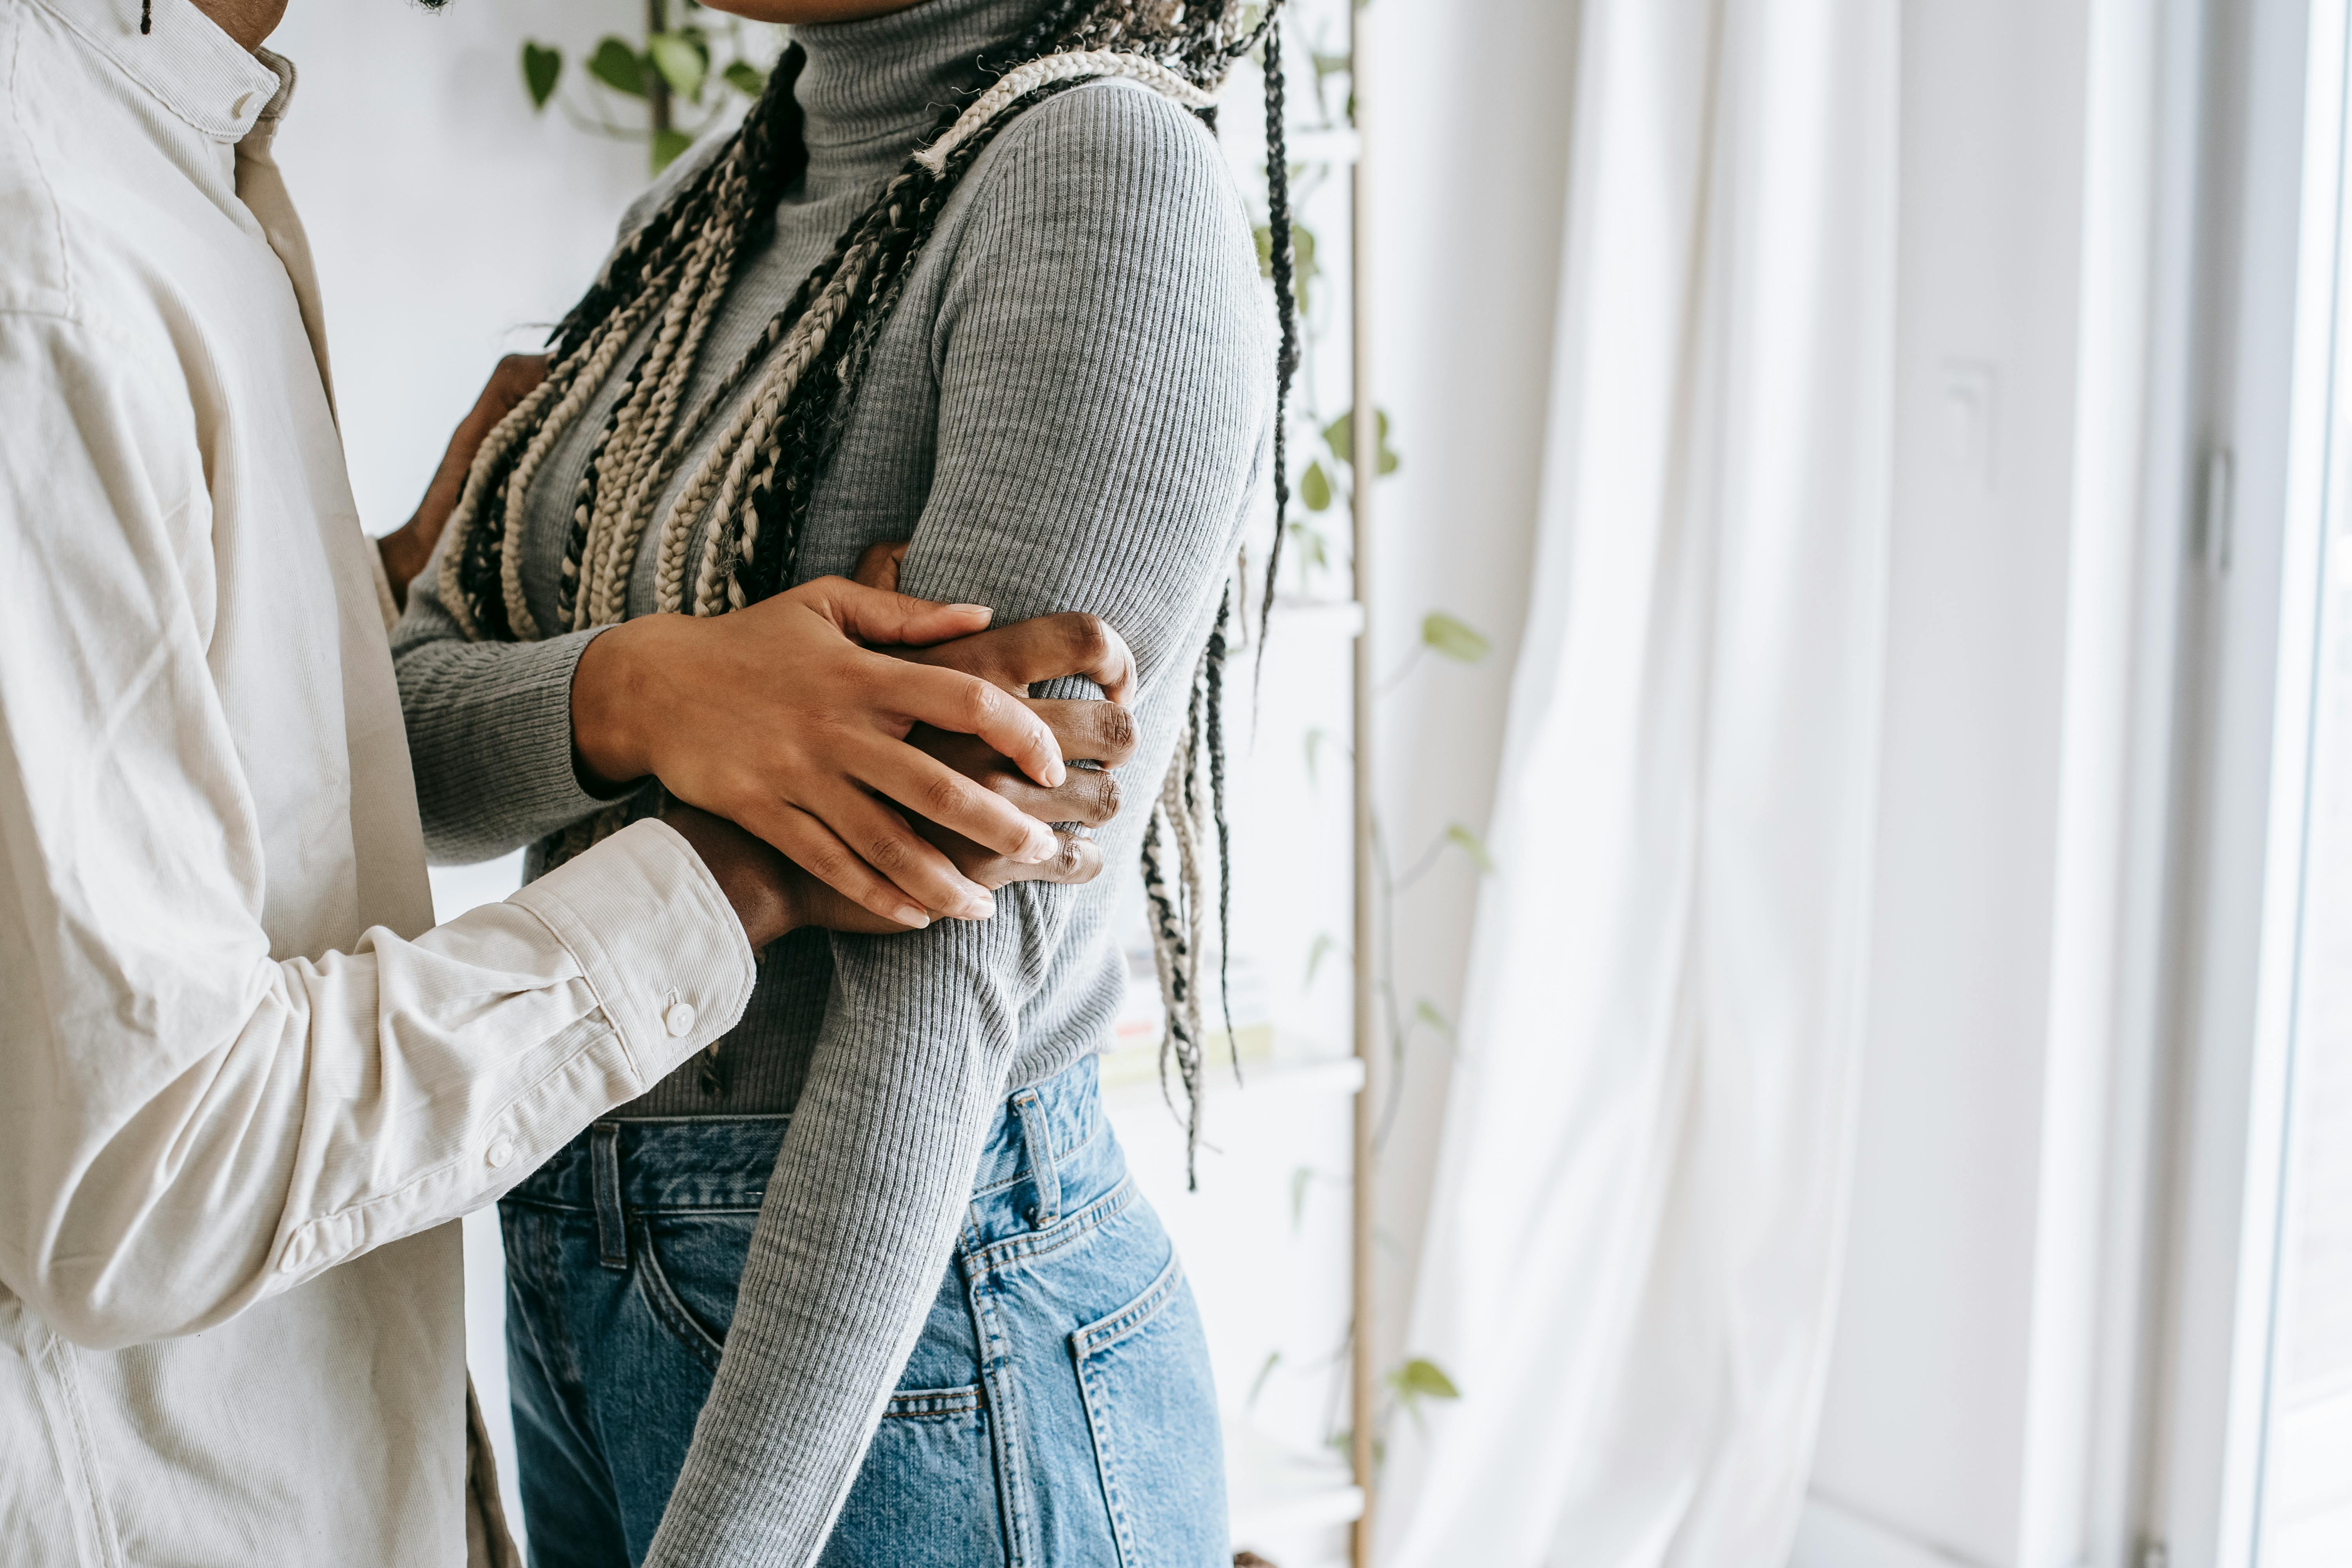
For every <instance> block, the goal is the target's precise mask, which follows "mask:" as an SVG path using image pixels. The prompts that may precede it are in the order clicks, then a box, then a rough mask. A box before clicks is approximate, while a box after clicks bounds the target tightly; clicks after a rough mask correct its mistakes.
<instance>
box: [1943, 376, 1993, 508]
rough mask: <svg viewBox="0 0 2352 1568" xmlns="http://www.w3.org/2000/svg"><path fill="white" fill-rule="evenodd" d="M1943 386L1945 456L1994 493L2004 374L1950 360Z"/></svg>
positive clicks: (1964, 472)
mask: <svg viewBox="0 0 2352 1568" xmlns="http://www.w3.org/2000/svg"><path fill="white" fill-rule="evenodd" d="M1942 383H1943V384H1942V389H1941V407H1940V408H1939V409H1938V410H1937V413H1938V415H1939V416H1940V418H1941V422H1942V425H1943V431H1944V456H1945V458H1946V459H1947V460H1948V462H1950V464H1951V465H1952V467H1953V468H1954V469H1955V470H1956V471H1957V472H1958V473H1959V474H1961V475H1962V476H1965V477H1966V478H1968V479H1971V480H1973V481H1974V482H1975V483H1976V484H1978V485H1979V486H1981V487H1982V488H1983V489H1988V490H1990V489H1992V478H1993V447H1994V440H1993V437H1994V436H1995V433H1996V432H1997V430H1998V428H1999V425H2000V373H1999V372H1998V371H1997V370H1995V369H1994V367H1993V366H1991V365H1990V364H1987V363H1984V362H1983V361H1981V360H1962V359H1952V360H1946V361H1945V362H1944V369H1943V376H1942Z"/></svg>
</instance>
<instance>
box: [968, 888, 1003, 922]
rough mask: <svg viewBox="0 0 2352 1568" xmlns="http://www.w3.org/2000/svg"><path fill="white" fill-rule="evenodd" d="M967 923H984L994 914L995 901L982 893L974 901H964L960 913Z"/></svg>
mask: <svg viewBox="0 0 2352 1568" xmlns="http://www.w3.org/2000/svg"><path fill="white" fill-rule="evenodd" d="M960 912H961V914H962V916H963V918H964V919H965V920H968V921H984V920H987V919H988V918H989V917H990V916H992V915H993V914H995V913H996V900H994V899H992V898H990V897H989V896H988V895H987V894H985V893H982V895H981V896H980V897H978V898H976V899H966V900H964V901H963V907H962V910H961V911H960Z"/></svg>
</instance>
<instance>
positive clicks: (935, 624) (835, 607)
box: [803, 577, 995, 647]
mask: <svg viewBox="0 0 2352 1568" xmlns="http://www.w3.org/2000/svg"><path fill="white" fill-rule="evenodd" d="M803 592H805V593H806V594H807V595H808V596H809V598H810V600H811V601H812V603H813V605H814V607H815V608H816V609H817V610H818V611H819V612H820V613H821V614H823V615H824V616H827V617H828V618H829V619H831V620H832V622H833V624H834V625H835V626H839V627H840V628H841V629H842V632H843V633H844V634H845V636H848V637H855V638H856V640H858V641H859V642H862V643H879V644H893V643H896V644H905V645H911V646H915V647H921V646H923V645H926V644H929V643H936V642H945V641H947V640H948V639H949V638H950V637H970V636H971V634H972V633H974V632H977V631H982V630H985V629H986V628H987V626H988V623H989V622H990V621H991V620H992V619H993V618H994V616H995V612H994V611H993V610H991V609H990V608H989V607H988V606H987V605H941V604H938V603H935V602H934V601H932V600H929V599H917V598H911V597H909V596H908V595H905V594H893V593H888V592H886V591H885V590H883V589H880V588H868V587H866V586H865V585H863V584H857V583H853V582H851V581H849V579H847V578H846V577H820V578H818V579H816V580H815V581H814V582H812V583H808V584H803Z"/></svg>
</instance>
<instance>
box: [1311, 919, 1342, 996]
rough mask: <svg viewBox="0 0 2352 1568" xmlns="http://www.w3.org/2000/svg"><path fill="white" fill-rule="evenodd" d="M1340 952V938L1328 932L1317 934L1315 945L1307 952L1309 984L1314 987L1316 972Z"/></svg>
mask: <svg viewBox="0 0 2352 1568" xmlns="http://www.w3.org/2000/svg"><path fill="white" fill-rule="evenodd" d="M1335 952H1339V938H1338V937H1335V936H1333V935H1332V934H1331V933H1330V932H1329V931H1318V932H1317V933H1316V935H1315V945H1314V946H1313V947H1310V948H1308V949H1307V984H1309V985H1312V984H1315V972H1316V971H1317V970H1318V969H1320V968H1322V967H1323V961H1324V960H1325V959H1327V958H1328V957H1330V956H1331V955H1332V954H1333V953H1335Z"/></svg>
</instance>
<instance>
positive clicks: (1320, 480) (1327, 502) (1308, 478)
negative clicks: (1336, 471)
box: [1298, 462, 1331, 511]
mask: <svg viewBox="0 0 2352 1568" xmlns="http://www.w3.org/2000/svg"><path fill="white" fill-rule="evenodd" d="M1298 499H1299V500H1302V501H1305V502H1306V503H1307V510H1308V511H1328V510H1330V508H1331V476H1330V475H1328V474H1327V473H1325V472H1324V471H1323V465H1322V464H1321V463H1319V462H1314V463H1309V464H1307V471H1306V472H1305V473H1303V474H1301V475H1299V476H1298Z"/></svg>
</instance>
